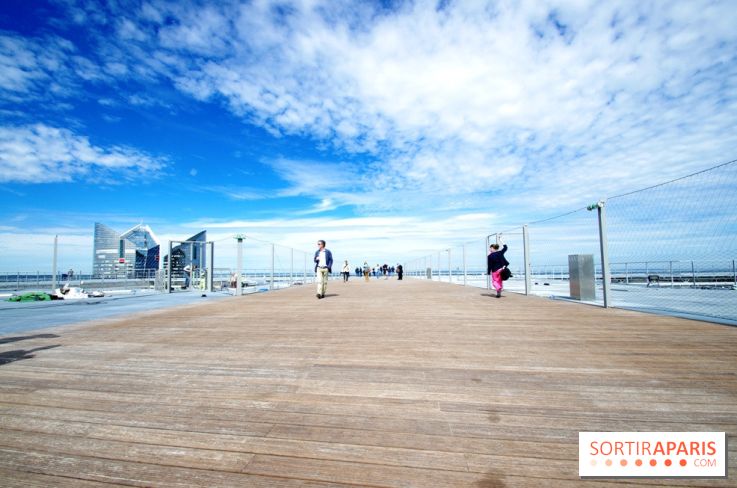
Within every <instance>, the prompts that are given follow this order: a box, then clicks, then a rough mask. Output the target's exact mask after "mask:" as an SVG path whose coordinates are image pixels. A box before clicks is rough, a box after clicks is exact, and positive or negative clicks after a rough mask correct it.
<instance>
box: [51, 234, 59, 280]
mask: <svg viewBox="0 0 737 488" xmlns="http://www.w3.org/2000/svg"><path fill="white" fill-rule="evenodd" d="M58 247H59V236H58V235H55V236H54V258H53V260H52V261H51V291H54V290H56V258H57V253H58Z"/></svg>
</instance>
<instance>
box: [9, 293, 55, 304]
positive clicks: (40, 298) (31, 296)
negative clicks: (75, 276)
mask: <svg viewBox="0 0 737 488" xmlns="http://www.w3.org/2000/svg"><path fill="white" fill-rule="evenodd" d="M49 300H51V295H49V294H48V293H42V292H35V291H34V292H30V293H24V294H22V295H14V296H12V297H10V298H8V301H9V302H47V301H49Z"/></svg>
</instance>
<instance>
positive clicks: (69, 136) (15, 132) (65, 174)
mask: <svg viewBox="0 0 737 488" xmlns="http://www.w3.org/2000/svg"><path fill="white" fill-rule="evenodd" d="M165 164H166V162H165V161H164V160H162V159H160V158H156V157H153V156H150V155H148V154H145V153H143V152H140V151H137V150H135V149H132V148H128V147H121V146H111V147H107V148H103V147H100V146H95V145H93V144H92V143H90V141H89V139H88V138H87V137H85V136H80V135H77V134H75V133H73V132H72V131H70V130H68V129H60V128H55V127H49V126H46V125H43V124H36V125H32V126H23V127H12V126H10V127H8V126H6V127H0V182H18V183H49V182H68V181H74V180H79V179H86V180H91V181H104V182H106V183H111V184H115V183H116V182H121V181H131V180H134V179H137V178H141V177H145V178H154V177H156V176H158V175H159V174H160V173H161V171H162V170H163V168H164V166H165Z"/></svg>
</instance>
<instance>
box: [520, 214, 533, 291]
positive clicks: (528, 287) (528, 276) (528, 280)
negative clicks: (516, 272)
mask: <svg viewBox="0 0 737 488" xmlns="http://www.w3.org/2000/svg"><path fill="white" fill-rule="evenodd" d="M522 248H523V250H524V253H523V254H524V260H525V262H524V269H525V271H524V272H525V295H529V294H530V293H532V272H531V269H530V234H529V232H528V230H527V225H526V224H525V225H523V226H522Z"/></svg>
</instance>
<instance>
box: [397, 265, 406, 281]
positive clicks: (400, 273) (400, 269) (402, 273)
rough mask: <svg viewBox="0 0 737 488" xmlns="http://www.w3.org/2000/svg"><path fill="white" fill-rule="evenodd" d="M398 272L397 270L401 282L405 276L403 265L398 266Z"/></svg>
mask: <svg viewBox="0 0 737 488" xmlns="http://www.w3.org/2000/svg"><path fill="white" fill-rule="evenodd" d="M396 270H397V279H398V280H401V279H402V276H403V275H404V268H403V267H402V265H401V264H398V265H397V268H396Z"/></svg>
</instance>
